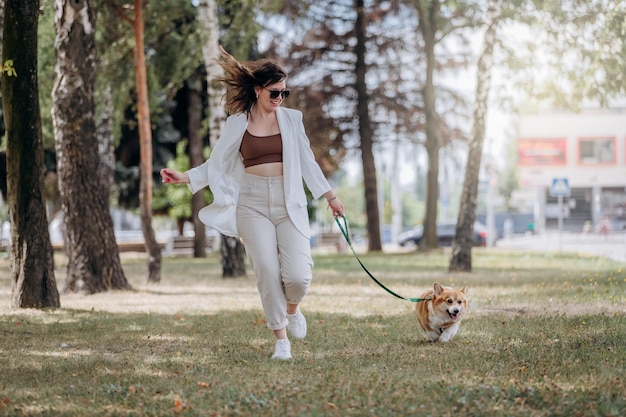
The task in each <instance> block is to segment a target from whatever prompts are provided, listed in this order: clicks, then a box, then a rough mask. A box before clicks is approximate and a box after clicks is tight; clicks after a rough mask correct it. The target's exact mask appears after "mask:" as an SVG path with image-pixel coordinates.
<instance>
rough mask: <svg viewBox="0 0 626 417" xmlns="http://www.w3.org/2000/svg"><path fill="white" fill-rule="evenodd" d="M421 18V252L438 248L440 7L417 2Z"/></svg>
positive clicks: (433, 3) (437, 0) (436, 2)
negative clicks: (423, 170)
mask: <svg viewBox="0 0 626 417" xmlns="http://www.w3.org/2000/svg"><path fill="white" fill-rule="evenodd" d="M415 2H416V6H417V11H418V16H419V27H420V30H421V32H422V36H423V38H424V53H425V55H426V83H425V84H424V91H423V96H424V113H425V118H426V144H425V146H426V153H427V154H428V172H427V174H426V212H425V215H424V222H423V226H424V238H423V239H422V240H421V243H420V246H421V248H422V249H431V248H437V247H438V246H439V242H438V239H437V205H438V202H439V150H440V148H441V142H440V139H439V124H440V121H439V115H438V114H437V108H436V93H435V85H434V82H433V74H434V71H435V66H436V62H435V44H436V39H435V34H436V33H437V29H438V28H437V22H438V20H439V10H440V3H439V0H433V1H432V2H430V3H431V5H430V8H427V6H426V5H425V4H424V3H427V2H424V1H423V0H416V1H415Z"/></svg>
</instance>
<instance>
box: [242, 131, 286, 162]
mask: <svg viewBox="0 0 626 417" xmlns="http://www.w3.org/2000/svg"><path fill="white" fill-rule="evenodd" d="M239 152H240V153H241V156H242V157H243V166H244V167H246V168H248V167H251V166H254V165H260V164H267V163H270V162H283V141H282V139H281V136H280V133H277V134H275V135H271V136H254V135H252V134H250V132H248V131H247V130H246V132H245V133H244V134H243V139H242V140H241V146H240V147H239Z"/></svg>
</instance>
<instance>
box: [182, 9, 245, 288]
mask: <svg viewBox="0 0 626 417" xmlns="http://www.w3.org/2000/svg"><path fill="white" fill-rule="evenodd" d="M198 18H199V19H200V27H201V28H202V29H203V30H204V36H203V38H204V39H203V43H202V54H203V56H204V66H205V68H206V73H207V94H208V100H209V103H208V109H207V111H208V115H209V144H210V145H211V147H213V146H215V144H216V143H217V140H218V139H219V137H220V134H221V131H222V126H223V125H224V119H225V113H224V108H223V107H222V105H221V99H222V96H223V95H224V93H225V91H224V88H223V87H222V86H221V84H216V83H214V82H213V80H214V79H215V78H217V77H219V76H221V75H222V68H221V67H220V66H219V64H218V63H217V60H216V58H217V57H218V55H219V23H218V15H217V5H216V2H215V0H200V2H199V5H198ZM200 163H202V161H200V162H199V164H200ZM191 166H192V167H193V166H195V165H193V164H192V165H191ZM196 194H198V193H196ZM194 218H195V216H194ZM221 241H222V242H221V245H222V246H221V253H222V277H223V278H236V277H239V276H245V275H246V263H245V250H244V247H243V243H241V240H239V239H237V238H233V237H230V236H226V235H222V239H221Z"/></svg>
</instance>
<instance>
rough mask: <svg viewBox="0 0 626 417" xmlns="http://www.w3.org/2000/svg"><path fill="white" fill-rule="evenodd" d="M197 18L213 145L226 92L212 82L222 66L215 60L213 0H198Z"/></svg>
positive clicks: (221, 120)
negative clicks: (199, 28)
mask: <svg viewBox="0 0 626 417" xmlns="http://www.w3.org/2000/svg"><path fill="white" fill-rule="evenodd" d="M198 19H199V20H200V27H201V28H202V30H203V36H202V38H203V42H202V55H203V57H204V66H205V68H206V74H207V95H208V98H209V104H208V113H209V144H210V145H211V147H213V146H215V143H216V142H217V140H218V139H219V137H220V134H221V132H222V125H223V124H224V117H225V114H224V108H223V107H222V104H221V100H222V96H223V95H224V93H225V92H226V91H225V90H224V88H223V87H222V85H221V84H216V83H214V82H213V80H214V79H215V78H217V77H220V76H221V75H222V68H221V67H220V65H219V64H218V63H217V60H216V58H217V57H218V56H219V52H220V51H219V36H220V31H219V24H218V18H217V5H216V4H215V0H200V3H199V4H198Z"/></svg>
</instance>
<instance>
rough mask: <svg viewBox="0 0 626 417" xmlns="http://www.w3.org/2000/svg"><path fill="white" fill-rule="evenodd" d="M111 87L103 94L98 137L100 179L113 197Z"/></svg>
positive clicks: (113, 149)
mask: <svg viewBox="0 0 626 417" xmlns="http://www.w3.org/2000/svg"><path fill="white" fill-rule="evenodd" d="M112 100H113V99H112V97H111V86H106V87H105V89H104V91H103V93H102V108H101V109H100V111H99V117H98V125H97V127H96V129H97V135H98V154H99V155H100V174H99V176H100V178H102V187H103V188H104V189H105V190H108V193H109V196H110V195H111V187H112V186H113V184H114V183H115V144H114V140H113V111H114V109H113V103H112Z"/></svg>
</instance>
